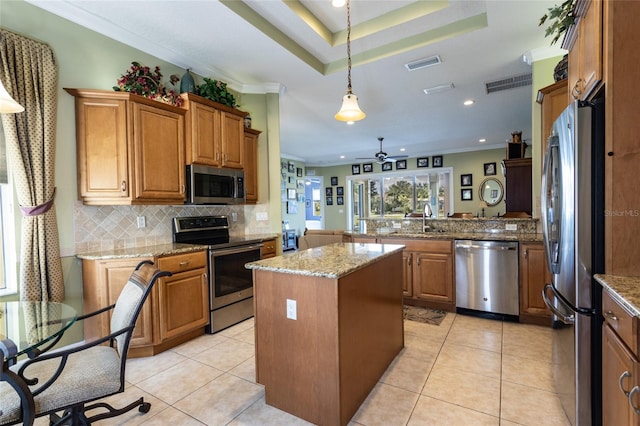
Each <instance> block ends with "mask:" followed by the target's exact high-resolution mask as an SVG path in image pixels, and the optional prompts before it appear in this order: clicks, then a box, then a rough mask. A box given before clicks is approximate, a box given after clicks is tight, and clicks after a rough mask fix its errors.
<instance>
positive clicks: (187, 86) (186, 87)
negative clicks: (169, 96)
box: [180, 69, 196, 93]
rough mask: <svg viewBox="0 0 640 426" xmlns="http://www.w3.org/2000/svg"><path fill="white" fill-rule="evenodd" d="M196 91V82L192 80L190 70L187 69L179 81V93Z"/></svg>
mask: <svg viewBox="0 0 640 426" xmlns="http://www.w3.org/2000/svg"><path fill="white" fill-rule="evenodd" d="M195 90H196V82H195V81H194V80H193V76H192V75H191V70H189V69H187V72H185V73H184V75H183V76H182V78H181V79H180V93H186V92H189V93H193V92H194V91H195Z"/></svg>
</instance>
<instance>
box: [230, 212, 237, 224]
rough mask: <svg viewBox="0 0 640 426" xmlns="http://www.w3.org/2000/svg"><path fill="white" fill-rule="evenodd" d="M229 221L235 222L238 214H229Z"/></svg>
mask: <svg viewBox="0 0 640 426" xmlns="http://www.w3.org/2000/svg"><path fill="white" fill-rule="evenodd" d="M231 221H232V222H237V221H238V213H236V212H231Z"/></svg>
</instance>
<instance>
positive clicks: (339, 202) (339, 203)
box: [336, 197, 344, 206]
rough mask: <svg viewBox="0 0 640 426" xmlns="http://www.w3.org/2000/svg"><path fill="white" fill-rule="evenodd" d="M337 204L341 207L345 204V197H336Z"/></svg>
mask: <svg viewBox="0 0 640 426" xmlns="http://www.w3.org/2000/svg"><path fill="white" fill-rule="evenodd" d="M336 204H337V205H339V206H341V205H343V204H344V197H336Z"/></svg>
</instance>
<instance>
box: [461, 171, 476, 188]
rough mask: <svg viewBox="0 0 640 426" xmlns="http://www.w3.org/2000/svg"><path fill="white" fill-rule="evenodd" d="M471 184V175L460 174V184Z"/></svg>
mask: <svg viewBox="0 0 640 426" xmlns="http://www.w3.org/2000/svg"><path fill="white" fill-rule="evenodd" d="M472 185H473V175H471V174H468V175H460V186H472Z"/></svg>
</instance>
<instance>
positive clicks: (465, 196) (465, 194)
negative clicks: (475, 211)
mask: <svg viewBox="0 0 640 426" xmlns="http://www.w3.org/2000/svg"><path fill="white" fill-rule="evenodd" d="M460 198H461V199H462V201H471V200H473V190H472V189H471V188H465V189H461V190H460Z"/></svg>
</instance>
